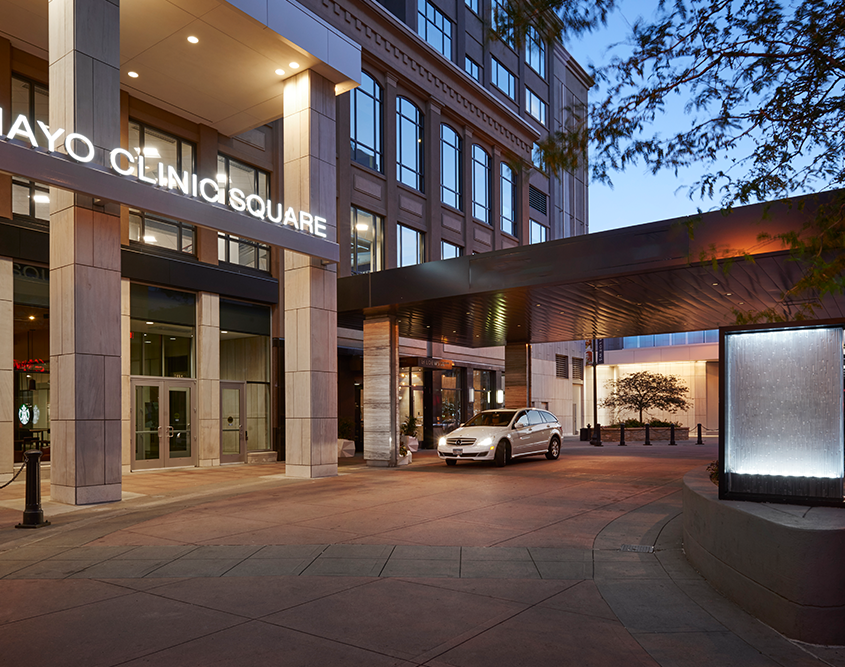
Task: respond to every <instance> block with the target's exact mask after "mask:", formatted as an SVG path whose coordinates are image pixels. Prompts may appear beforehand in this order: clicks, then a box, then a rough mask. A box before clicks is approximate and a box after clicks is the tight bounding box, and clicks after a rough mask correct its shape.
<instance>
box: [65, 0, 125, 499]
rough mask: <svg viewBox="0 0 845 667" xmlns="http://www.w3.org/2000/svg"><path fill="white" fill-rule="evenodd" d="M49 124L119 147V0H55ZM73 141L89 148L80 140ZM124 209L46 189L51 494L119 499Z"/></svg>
mask: <svg viewBox="0 0 845 667" xmlns="http://www.w3.org/2000/svg"><path fill="white" fill-rule="evenodd" d="M49 35H50V126H51V127H52V128H60V127H61V128H64V129H65V131H66V132H68V133H69V132H77V133H79V134H82V135H84V136H85V137H87V138H88V139H90V140H91V141H92V142H93V144H94V147H95V150H94V156H93V162H94V163H96V164H101V165H102V164H108V161H107V160H108V152H109V151H110V150H111V149H112V148H114V147H115V146H119V145H120V78H119V77H120V70H119V67H120V61H119V55H120V6H119V2H118V0H50V3H49ZM75 149H76V151H77V152H78V153H80V154H83V155H84V154H86V153H87V150H88V149H87V148H86V147H85V145H84V144H83V143H82V142H79V141H77V142H76V144H75ZM120 313H121V300H120V210H119V207H118V206H117V205H115V204H104V203H102V202H99V201H92V200H91V198H90V197H85V196H82V195H77V194H75V193H73V192H68V191H64V190H58V189H56V188H50V316H51V317H50V394H51V397H50V401H51V412H52V414H51V417H52V420H51V421H52V426H51V430H52V432H51V460H52V461H51V495H52V497H53V499H54V500H58V501H60V502H64V503H69V504H72V505H73V504H75V505H85V504H90V503H101V502H108V501H114V500H120V496H121V486H120V481H121V480H120V475H121V467H120V464H121V451H120V450H121V444H120V435H121V433H120V432H121V423H120V417H121V414H120V407H121V367H120Z"/></svg>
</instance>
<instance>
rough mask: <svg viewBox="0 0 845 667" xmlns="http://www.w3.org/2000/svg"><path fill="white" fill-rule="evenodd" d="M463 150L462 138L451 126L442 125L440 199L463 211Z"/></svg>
mask: <svg viewBox="0 0 845 667" xmlns="http://www.w3.org/2000/svg"><path fill="white" fill-rule="evenodd" d="M462 176H463V150H462V148H461V138H460V137H459V136H458V133H457V132H455V130H453V129H452V128H451V127H449V126H448V125H446V124H445V123H442V124H441V125H440V201H442V202H443V203H444V204H446V205H448V206H451V207H452V208H456V209H458V210H459V211H462V210H463V208H464V205H463V193H462V190H463V178H462Z"/></svg>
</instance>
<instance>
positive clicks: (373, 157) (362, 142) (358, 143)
mask: <svg viewBox="0 0 845 667" xmlns="http://www.w3.org/2000/svg"><path fill="white" fill-rule="evenodd" d="M381 101H382V90H381V86H380V85H378V83H376V80H375V79H373V77H371V76H370V75H369V74H367V73H366V72H361V85H360V86H358V87H357V88H355V89H354V90H353V91H352V105H351V106H352V108H351V111H350V115H351V118H350V132H351V135H352V136H351V140H352V160H353V161H355V162H357V163H358V164H362V165H364V166H365V167H369V168H370V169H375V170H376V171H378V172H381V170H382V168H381V167H382V165H381V152H382V148H381V145H382V140H381V136H382V106H381Z"/></svg>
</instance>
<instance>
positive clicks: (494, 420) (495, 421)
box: [464, 410, 516, 426]
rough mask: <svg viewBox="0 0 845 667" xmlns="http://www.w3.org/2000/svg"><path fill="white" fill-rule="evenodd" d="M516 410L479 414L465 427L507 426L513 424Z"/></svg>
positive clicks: (490, 411)
mask: <svg viewBox="0 0 845 667" xmlns="http://www.w3.org/2000/svg"><path fill="white" fill-rule="evenodd" d="M515 412H516V410H489V411H487V412H479V413H478V414H477V415H475V416H474V417H473V418H472V419H470V420H469V421H468V422H467V423H466V424H464V426H507V425H508V424H510V423H511V419H513V415H514V413H515Z"/></svg>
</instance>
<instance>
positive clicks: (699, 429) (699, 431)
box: [695, 424, 704, 445]
mask: <svg viewBox="0 0 845 667" xmlns="http://www.w3.org/2000/svg"><path fill="white" fill-rule="evenodd" d="M695 444H696V445H703V444H704V441H703V440H702V439H701V424H699V425H698V440H696V441H695Z"/></svg>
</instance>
